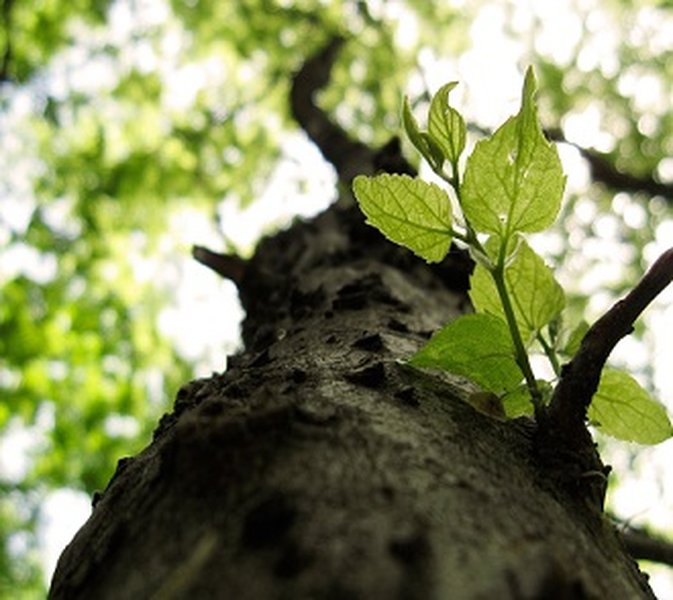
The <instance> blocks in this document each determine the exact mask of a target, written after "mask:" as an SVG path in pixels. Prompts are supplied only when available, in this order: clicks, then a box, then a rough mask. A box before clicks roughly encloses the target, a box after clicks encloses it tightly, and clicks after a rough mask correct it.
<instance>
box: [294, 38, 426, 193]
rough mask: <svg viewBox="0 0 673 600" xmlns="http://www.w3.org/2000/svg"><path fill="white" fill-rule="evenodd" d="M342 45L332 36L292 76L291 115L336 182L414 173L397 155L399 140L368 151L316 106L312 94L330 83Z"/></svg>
mask: <svg viewBox="0 0 673 600" xmlns="http://www.w3.org/2000/svg"><path fill="white" fill-rule="evenodd" d="M344 43H345V40H344V38H342V37H333V38H332V39H331V40H330V41H329V42H328V43H327V45H326V46H325V47H324V48H322V49H321V50H319V51H318V52H317V53H316V54H315V55H313V56H311V57H310V58H308V59H307V60H306V62H304V64H303V65H302V67H301V68H300V69H299V71H298V72H297V73H296V74H295V75H294V77H293V78H292V89H291V92H290V107H291V109H292V115H293V116H294V118H295V119H296V121H297V123H299V125H300V126H301V127H302V129H303V130H304V131H305V132H306V133H307V135H308V136H309V137H310V138H311V140H312V141H313V142H314V143H315V144H316V146H318V148H319V150H320V152H321V153H322V155H323V156H324V157H325V159H326V160H327V161H329V162H330V163H332V165H333V166H334V168H335V169H336V172H337V174H338V175H339V179H340V180H341V181H343V182H344V183H345V184H347V185H348V186H349V187H350V183H351V181H352V180H353V178H354V177H355V176H356V175H359V174H365V175H368V174H372V173H374V172H375V171H376V170H379V169H380V170H383V171H387V172H396V173H410V174H415V170H414V169H413V167H412V166H411V165H410V164H409V163H408V162H407V161H406V159H405V158H404V157H403V156H402V154H401V152H400V147H399V140H397V139H396V138H393V140H391V141H390V142H389V143H388V144H386V145H385V146H383V148H381V149H379V150H377V149H373V148H369V147H368V146H367V145H365V144H363V143H362V142H360V141H358V140H354V139H352V138H351V137H350V136H349V135H348V133H347V132H346V131H345V130H344V129H342V128H341V127H340V126H339V125H338V124H337V123H335V122H334V121H333V120H332V119H331V118H330V117H329V115H328V114H327V113H326V112H325V111H324V110H323V109H322V108H320V106H318V105H317V104H316V102H315V95H316V94H317V92H318V91H320V90H321V89H322V88H324V87H325V86H326V85H327V84H328V83H329V80H330V74H331V72H332V67H333V66H334V63H335V61H336V59H337V56H338V54H339V51H340V49H341V47H342V46H343V44H344Z"/></svg>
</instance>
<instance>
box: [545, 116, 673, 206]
mask: <svg viewBox="0 0 673 600" xmlns="http://www.w3.org/2000/svg"><path fill="white" fill-rule="evenodd" d="M546 133H547V135H548V136H549V138H550V139H552V140H554V141H557V142H563V143H564V144H569V145H571V146H573V147H575V148H577V150H578V151H579V153H580V154H581V155H582V157H583V158H584V159H585V160H586V161H587V162H588V163H589V170H590V171H591V178H592V179H593V180H594V181H597V182H599V183H602V184H603V185H605V186H607V187H609V188H610V189H612V190H615V191H618V192H619V191H622V192H644V193H646V194H648V195H650V196H663V197H664V198H666V199H667V200H668V201H669V202H673V185H671V184H666V183H661V182H660V181H657V180H656V179H654V177H653V176H652V175H649V176H637V175H633V174H632V173H625V172H623V171H620V170H619V169H617V167H616V166H615V165H614V164H613V162H612V160H610V157H609V156H608V155H607V154H603V153H602V152H598V151H597V150H593V149H591V148H584V147H582V146H580V145H578V144H575V143H574V142H571V141H569V140H568V139H567V138H566V137H565V135H564V134H563V132H562V131H561V130H560V129H550V130H547V132H546Z"/></svg>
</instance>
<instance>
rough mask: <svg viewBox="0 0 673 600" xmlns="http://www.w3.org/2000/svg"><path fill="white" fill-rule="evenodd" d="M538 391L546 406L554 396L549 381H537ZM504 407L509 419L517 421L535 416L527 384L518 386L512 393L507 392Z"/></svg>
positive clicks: (504, 397) (503, 402)
mask: <svg viewBox="0 0 673 600" xmlns="http://www.w3.org/2000/svg"><path fill="white" fill-rule="evenodd" d="M536 383H537V386H538V390H539V391H540V392H541V393H542V397H543V401H544V403H545V404H546V403H547V402H548V401H549V398H550V397H551V394H552V391H553V390H552V387H551V385H550V383H549V382H548V381H545V380H544V379H537V380H536ZM501 401H502V405H503V408H504V409H505V415H506V416H507V418H509V419H516V418H517V417H523V416H533V412H534V410H533V401H532V400H531V397H530V392H529V391H528V387H527V386H526V384H525V383H522V384H521V385H519V386H517V387H516V388H515V389H514V390H512V391H511V392H507V393H506V394H505V395H504V396H503V397H502V398H501Z"/></svg>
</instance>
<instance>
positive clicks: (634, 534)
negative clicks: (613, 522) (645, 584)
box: [620, 526, 673, 566]
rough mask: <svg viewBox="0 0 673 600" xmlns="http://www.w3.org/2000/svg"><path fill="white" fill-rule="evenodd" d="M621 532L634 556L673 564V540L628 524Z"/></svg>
mask: <svg viewBox="0 0 673 600" xmlns="http://www.w3.org/2000/svg"><path fill="white" fill-rule="evenodd" d="M620 533H621V536H622V539H623V540H624V545H625V546H626V549H627V550H628V552H629V554H630V555H631V556H633V558H635V559H638V560H651V561H653V562H658V563H662V564H665V565H671V566H673V542H670V541H668V540H665V539H663V538H660V537H657V536H654V535H652V534H650V533H649V532H647V531H645V530H644V529H640V528H638V527H631V526H628V527H626V528H625V529H621V530H620Z"/></svg>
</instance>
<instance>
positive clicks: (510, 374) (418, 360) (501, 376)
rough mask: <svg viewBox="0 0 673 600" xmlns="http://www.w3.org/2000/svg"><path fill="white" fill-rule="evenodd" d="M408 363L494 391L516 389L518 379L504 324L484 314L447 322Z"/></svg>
mask: <svg viewBox="0 0 673 600" xmlns="http://www.w3.org/2000/svg"><path fill="white" fill-rule="evenodd" d="M409 363H410V364H411V365H413V366H415V367H429V368H433V369H443V370H444V371H448V372H450V373H455V374H456V375H462V376H463V377H467V378H468V379H471V380H472V381H474V382H475V383H476V384H478V385H479V386H481V387H482V388H483V389H484V390H487V391H489V392H493V393H495V394H502V393H504V392H507V391H509V390H512V389H514V388H516V386H517V385H518V384H519V382H520V381H521V379H522V375H521V371H520V370H519V367H518V366H517V364H516V361H515V360H514V348H513V346H512V340H511V338H510V335H509V331H508V329H507V325H506V324H505V323H504V322H503V321H502V320H500V319H498V318H497V317H494V316H491V315H484V314H471V315H463V316H462V317H459V318H458V319H456V320H455V321H451V322H450V323H449V324H448V325H446V326H444V327H443V328H442V329H441V330H439V331H438V332H437V333H435V334H434V335H433V336H432V338H430V341H428V343H427V344H426V345H425V346H424V347H423V348H421V349H420V350H419V351H418V352H417V353H416V354H414V356H412V357H411V360H410V361H409Z"/></svg>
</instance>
